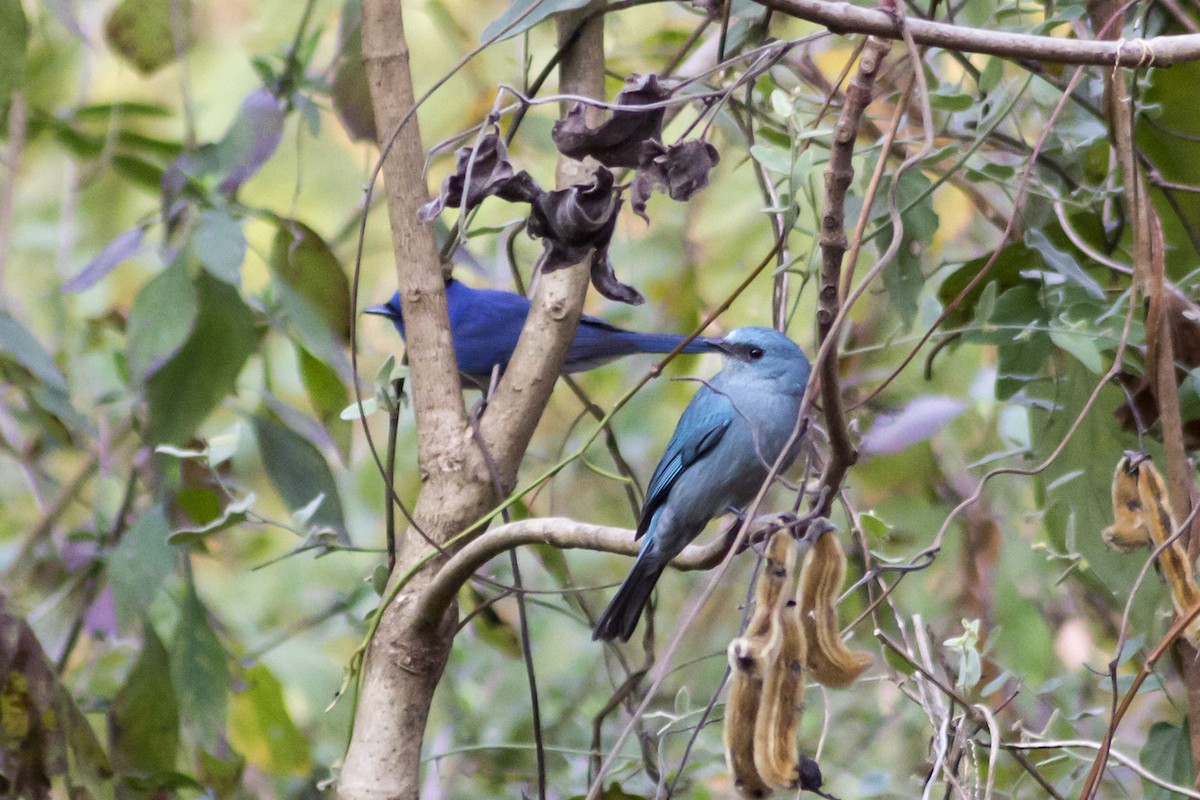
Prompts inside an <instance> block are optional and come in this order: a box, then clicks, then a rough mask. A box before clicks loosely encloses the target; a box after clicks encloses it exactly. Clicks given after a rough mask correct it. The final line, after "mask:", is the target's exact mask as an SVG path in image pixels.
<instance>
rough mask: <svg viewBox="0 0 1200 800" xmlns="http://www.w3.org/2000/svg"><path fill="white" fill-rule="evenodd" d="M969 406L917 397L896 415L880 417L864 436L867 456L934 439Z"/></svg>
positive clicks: (941, 399) (953, 401)
mask: <svg viewBox="0 0 1200 800" xmlns="http://www.w3.org/2000/svg"><path fill="white" fill-rule="evenodd" d="M965 407H966V405H965V404H964V403H963V402H962V401H961V400H956V399H955V398H953V397H918V398H917V399H916V400H913V401H912V402H910V403H909V404H908V405H906V406H905V407H904V408H903V409H901V410H900V411H899V412H898V413H896V414H881V415H880V416H879V417H877V418H876V420H875V424H874V425H872V426H871V429H870V430H869V431H867V434H866V436H864V437H863V443H862V452H863V453H864V454H866V455H877V456H878V455H887V454H890V453H899V452H900V451H901V450H904V449H905V448H908V447H910V446H912V445H914V444H916V443H917V442H923V441H925V440H926V439H930V438H932V437H933V436H935V435H936V434H937V433H938V432H939V431H941V429H942V428H944V427H946V424H947V423H948V422H950V420H952V419H954V418H955V417H957V416H958V415H959V414H961V413H962V412H963V409H964V408H965Z"/></svg>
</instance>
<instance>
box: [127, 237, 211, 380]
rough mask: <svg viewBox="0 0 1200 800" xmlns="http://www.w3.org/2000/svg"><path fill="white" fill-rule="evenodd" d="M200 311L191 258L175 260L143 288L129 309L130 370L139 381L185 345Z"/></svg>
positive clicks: (128, 356)
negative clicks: (189, 269) (190, 271)
mask: <svg viewBox="0 0 1200 800" xmlns="http://www.w3.org/2000/svg"><path fill="white" fill-rule="evenodd" d="M198 314H199V308H198V299H197V297H196V289H195V287H194V286H193V285H192V281H191V280H190V279H189V278H188V274H187V261H186V259H184V258H177V259H175V260H174V261H173V262H172V263H171V264H170V266H168V267H167V268H166V269H164V270H163V271H162V272H160V273H158V274H157V275H155V276H154V277H153V278H151V279H150V280H149V281H147V282H146V284H145V285H144V286H143V287H142V288H141V291H139V292H138V293H137V297H135V298H134V300H133V308H132V309H131V310H130V312H129V328H128V340H129V344H128V348H127V352H126V357H127V358H128V360H129V370H130V372H131V373H132V374H133V376H134V378H135V379H136V380H138V381H142V380H145V379H147V378H149V377H150V376H151V375H153V374H154V373H155V372H157V371H158V370H159V369H160V368H161V367H162V366H163V365H164V364H165V363H167V361H168V360H169V359H170V358H171V357H172V356H174V355H175V354H176V353H177V352H179V349H180V348H181V347H183V345H184V343H185V342H186V341H187V340H188V336H189V335H190V334H191V333H192V329H193V327H194V326H195V324H196V317H197V315H198Z"/></svg>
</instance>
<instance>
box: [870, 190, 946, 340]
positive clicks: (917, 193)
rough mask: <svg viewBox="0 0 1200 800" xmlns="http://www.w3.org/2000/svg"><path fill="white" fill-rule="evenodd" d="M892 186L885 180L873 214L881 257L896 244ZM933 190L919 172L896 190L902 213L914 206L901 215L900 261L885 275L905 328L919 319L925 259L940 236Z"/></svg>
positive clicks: (885, 272)
mask: <svg viewBox="0 0 1200 800" xmlns="http://www.w3.org/2000/svg"><path fill="white" fill-rule="evenodd" d="M889 184H890V178H887V179H885V180H884V182H883V185H882V186H881V187H880V190H879V196H878V198H877V199H876V201H875V206H874V209H873V210H872V216H873V217H874V218H875V219H878V220H880V235H879V236H878V237H876V239H875V245H876V247H877V248H878V249H879V252H880V254H882V253H883V252H884V251H886V250H887V248H888V246H889V245H890V244H891V241H892V224H891V222H890V221H889V220H888V201H887V197H888V193H889V191H890V185H889ZM931 187H932V184H931V183H930V182H929V179H928V178H926V177H925V175H924V173H922V172H920V171H919V170H909V171H908V172H905V173H904V175H903V176H902V177H901V178H900V183H899V185H898V186H897V187H896V205H897V207H898V208H900V209H901V210H902V211H903V209H905V208H908V206H910V205H911V206H912V208H909V209H908V210H907V211H904V212H903V213H902V214H901V215H900V221H901V223H902V225H903V232H902V236H901V242H900V249H899V251H897V253H896V260H895V261H894V262H893V263H892V264H890V265H889V266H888V268H887V269H885V270H884V271H883V286H884V288H885V289H887V293H888V297H889V298H890V299H891V301H892V306H893V307H894V308H895V309H896V313H897V314H898V315H899V317H900V320H901V321H902V322H903V324H904V327H905V328H909V327H911V326H912V323H913V322H914V321H915V320H916V318H917V304H918V301H919V298H920V296H921V289H922V288H923V287H924V285H925V274H924V272H922V270H921V255H922V253H924V248H925V245H926V244H927V243H928V242H931V241H933V236H934V234H935V233H936V232H937V226H938V215H937V214H936V213H935V212H934V210H933V197H932V195H931V193H930V188H931Z"/></svg>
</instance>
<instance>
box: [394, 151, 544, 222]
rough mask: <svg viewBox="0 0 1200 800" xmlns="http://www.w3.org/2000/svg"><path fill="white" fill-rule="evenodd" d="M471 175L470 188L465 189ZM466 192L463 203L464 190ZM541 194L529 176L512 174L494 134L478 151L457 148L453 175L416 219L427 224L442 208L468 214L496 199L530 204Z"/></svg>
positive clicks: (520, 173) (526, 174) (521, 172)
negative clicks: (462, 211) (456, 209)
mask: <svg viewBox="0 0 1200 800" xmlns="http://www.w3.org/2000/svg"><path fill="white" fill-rule="evenodd" d="M468 172H469V173H470V176H469V177H470V185H467V179H468V174H467V173H468ZM464 187H465V188H466V200H465V201H464V200H463V189H464ZM542 194H544V192H543V191H542V187H541V186H539V185H538V182H537V181H535V180H534V179H533V176H531V175H530V174H529V173H528V172H526V171H525V170H521V171H520V172H515V171H514V170H513V166H512V164H510V163H509V161H508V148H506V147H505V146H504V141H503V140H502V139H501V138H500V134H499V132H497V131H495V130H493V131H491V132H490V133H488V134H487V135H486V136H484V137H483V139H481V140H480V142H479V146H478V147H460V148H459V149H458V151H457V152H456V153H455V154H454V174H453V175H451V176H449V177H448V178H446V180H444V181H442V189H441V191H440V192H438V196H437V197H435V198H434V199H432V200H430V201H429V202H428V203H426V204H425V205H423V206H421V210H420V211H419V212H418V216H420V217H421V219H423V220H425V221H426V222H429V221H430V220H432V219H433V218H434V217H436V216H437V215H438V214H440V213H442V210H443V209H445V208H459V207H461V208H462V209H463V210H464V211H469V210H470V209H472V208H474V207H475V206H477V205H479V204H480V203H482V202H483V201H484V198H487V197H490V196H492V195H495V196H496V197H499V198H500V199H501V200H507V201H509V202H510V203H532V202H534V201H535V200H536V199H537V198H538V197H540V196H541V195H542Z"/></svg>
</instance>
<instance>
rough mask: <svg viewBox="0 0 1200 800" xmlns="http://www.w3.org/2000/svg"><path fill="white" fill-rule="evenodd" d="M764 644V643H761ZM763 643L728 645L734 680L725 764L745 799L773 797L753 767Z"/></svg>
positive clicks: (740, 639) (728, 707) (737, 641)
mask: <svg viewBox="0 0 1200 800" xmlns="http://www.w3.org/2000/svg"><path fill="white" fill-rule="evenodd" d="M760 643H761V642H760ZM760 643H756V642H755V641H754V640H752V639H750V638H748V637H745V636H741V637H738V638H737V639H734V640H733V641H732V642H730V643H729V650H728V656H729V667H730V669H731V670H732V671H733V678H732V680H731V681H730V684H729V698H728V699H727V700H726V701H725V762H726V764H727V765H728V766H729V772H730V773H731V774H732V775H733V784H734V786H736V787H737V790H738V793H739V794H740V795H741V796H742V797H753V798H761V797H768V796H769V795H770V794H771V787H769V786H767V784H766V783H765V782H764V781H763V779H762V776H761V775H759V774H758V769H757V768H756V767H755V766H754V723H755V720H756V718H757V717H758V707H759V701H760V699H761V697H762V686H763V683H762V673H761V672H760V671H759V670H760V668H761V666H762V659H761V653H760V652H759V651H758V647H759V644H760Z"/></svg>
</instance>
